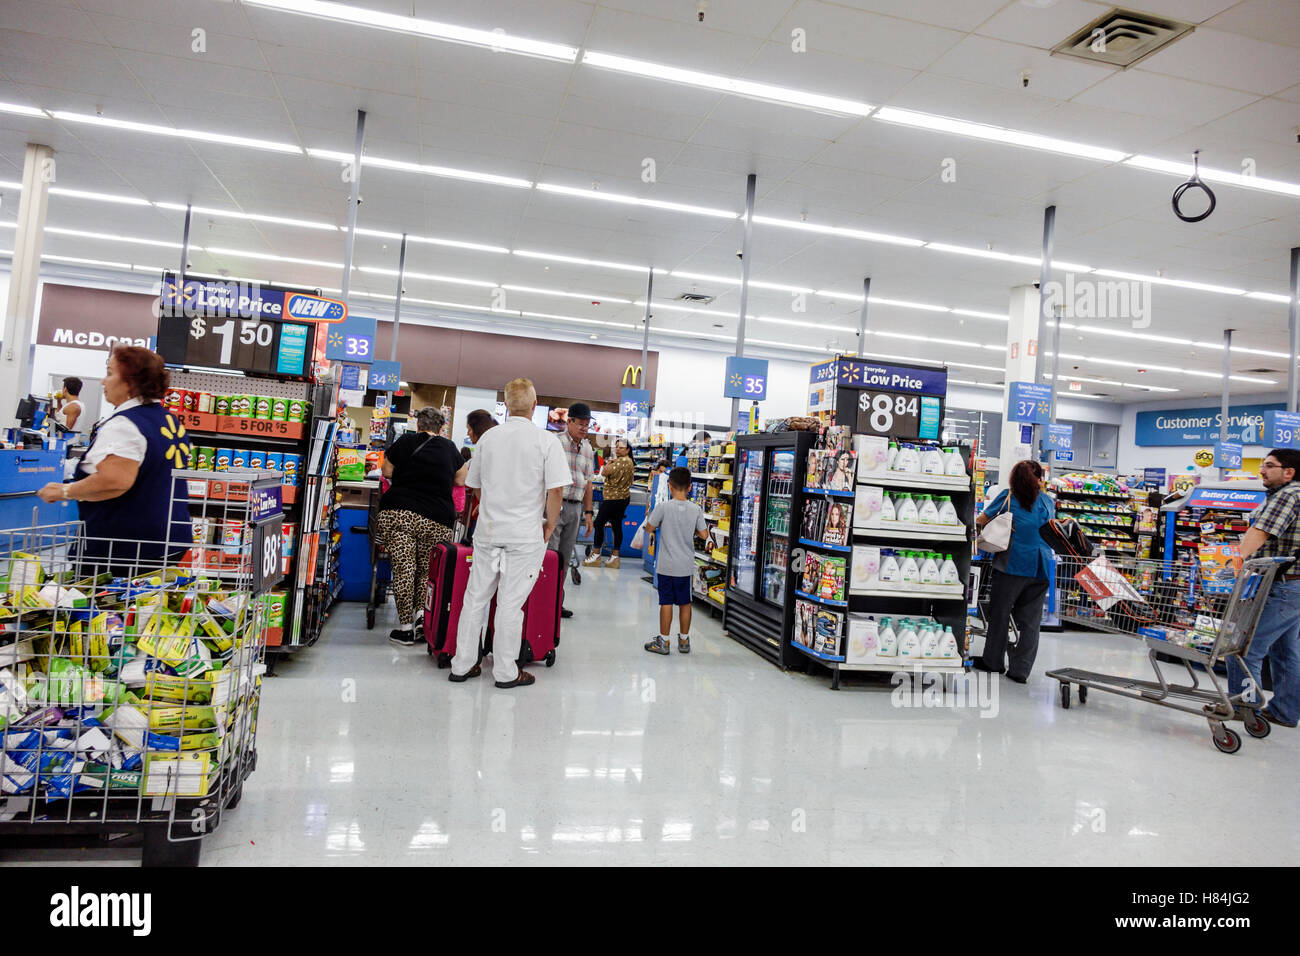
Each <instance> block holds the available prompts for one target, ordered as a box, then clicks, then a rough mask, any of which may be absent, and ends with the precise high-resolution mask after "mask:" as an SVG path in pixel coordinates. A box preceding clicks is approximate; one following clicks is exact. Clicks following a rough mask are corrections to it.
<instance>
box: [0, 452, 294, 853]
mask: <svg viewBox="0 0 1300 956" xmlns="http://www.w3.org/2000/svg"><path fill="white" fill-rule="evenodd" d="M178 474H184V475H194V474H196V473H194V472H185V473H181V472H178ZM197 474H206V475H207V476H208V480H207V481H206V482H204V481H200V480H198V479H195V480H194V481H187V482H184V483H179V484H180V485H181V487H182V488H184V487H185V486H186V485H188V486H189V487H190V489H191V491H190V493H191V495H192V496H193V495H194V488H195V486H196V484H197V485H200V486H204V485H205V484H219V485H220V486H221V488H222V500H214V499H210V498H209V497H208V496H207V488H206V487H201V488H200V491H199V495H198V497H199V498H200V499H201V505H202V507H201V509H199V510H200V511H201V515H200V516H199V517H196V518H195V519H194V522H195V537H194V547H193V548H192V549H189V550H184V553H183V554H181V553H179V552H180V550H181V549H177V552H174V553H173V555H172V556H171V557H166V558H161V559H159V558H151V557H145V556H144V555H148V554H149V553H150V552H149V551H148V550H147V548H145V547H142V542H138V541H126V540H119V539H112V540H108V539H88V538H86V537H85V534H84V530H85V529H84V526H83V524H82V523H81V522H67V523H63V524H57V525H45V526H38V527H31V528H26V529H22V530H16V531H5V532H0V626H2V628H3V629H2V630H0V727H3V731H4V735H3V750H0V839H3V838H4V837H6V836H9V837H14V836H21V837H26V838H29V839H30V838H33V837H39V836H48V835H54V836H60V837H62V836H64V835H69V834H83V835H84V834H92V835H97V836H99V837H100V838H106V837H108V836H110V835H113V834H121V833H124V832H136V833H140V834H141V835H142V836H143V848H144V850H143V858H144V863H145V865H146V866H150V865H195V864H197V862H198V858H199V853H200V850H201V842H200V841H201V839H202V837H203V836H205V835H206V834H208V833H211V832H212V831H213V830H215V829H216V828H217V826H219V825H220V822H221V819H222V816H223V814H224V813H225V811H227V810H231V809H234V808H235V807H236V806H238V804H239V802H240V798H241V797H242V795H243V785H244V781H245V779H246V778H247V777H248V775H249V774H250V773H251V772H252V771H253V769H254V768H255V767H256V764H257V749H256V729H257V711H258V704H259V700H260V694H261V677H262V674H263V673H264V672H265V666H264V663H263V660H264V656H265V627H266V625H267V621H268V619H269V617H270V616H271V613H272V612H271V610H270V602H269V600H267V599H265V598H263V597H262V596H260V595H255V594H254V593H253V582H254V580H255V579H257V578H259V577H261V575H260V574H259V573H258V569H255V568H254V567H253V565H252V562H251V560H250V556H251V551H252V548H251V541H252V540H253V538H254V534H253V533H252V530H251V527H252V526H250V524H249V523H248V522H247V521H246V520H245V519H246V518H248V517H249V508H250V504H249V502H248V501H247V497H248V495H247V490H246V489H247V487H248V486H247V485H245V486H244V488H245V493H244V500H243V501H239V500H234V499H231V500H225V499H226V494H227V489H229V488H230V484H231V483H229V482H226V481H221V482H214V481H211V474H212V473H210V472H208V473H197ZM237 497H238V495H236V498H237ZM234 515H239V516H240V517H238V518H236V517H234ZM218 516H219V517H218ZM212 521H219V522H220V525H221V531H220V534H221V535H222V537H223V538H224V540H221V541H214V540H212V538H211V537H210V536H209V535H210V534H217V533H218V532H214V531H212V528H211V525H210V522H212ZM273 527H274V534H275V535H276V536H277V537H278V536H279V535H280V529H279V526H278V521H277V522H274V525H273ZM270 533H271V532H267V534H270ZM278 543H279V542H278V541H275V542H274V544H275V545H278ZM109 549H111V550H109ZM96 553H98V554H105V553H107V554H110V555H111V559H109V560H111V564H109V563H106V562H105V560H104V559H94V558H91V557H89V555H91V554H96ZM274 553H275V555H276V556H278V554H279V550H278V547H277V548H275V551H274ZM271 564H272V565H274V561H272V562H271ZM268 577H270V578H273V579H274V580H278V579H279V575H278V574H271V575H269V576H268Z"/></svg>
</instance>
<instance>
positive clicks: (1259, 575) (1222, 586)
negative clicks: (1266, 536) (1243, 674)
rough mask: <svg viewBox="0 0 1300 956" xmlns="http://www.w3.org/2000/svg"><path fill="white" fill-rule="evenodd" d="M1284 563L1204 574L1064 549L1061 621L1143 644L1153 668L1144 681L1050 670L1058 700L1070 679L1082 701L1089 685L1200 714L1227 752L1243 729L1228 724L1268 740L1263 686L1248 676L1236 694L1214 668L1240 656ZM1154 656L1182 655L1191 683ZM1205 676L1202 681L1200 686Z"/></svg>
mask: <svg viewBox="0 0 1300 956" xmlns="http://www.w3.org/2000/svg"><path fill="white" fill-rule="evenodd" d="M1285 563H1287V559H1276V558H1258V559H1253V560H1250V561H1246V562H1245V563H1244V564H1243V565H1242V567H1241V569H1240V570H1237V571H1235V573H1234V572H1233V570H1232V568H1231V566H1229V567H1228V568H1227V569H1225V570H1222V571H1219V572H1216V573H1206V572H1204V571H1203V570H1202V568H1201V566H1200V565H1199V564H1185V565H1175V564H1171V563H1167V562H1164V561H1159V560H1146V559H1134V558H1126V559H1108V558H1107V557H1105V556H1104V555H1095V556H1089V557H1067V556H1061V557H1060V558H1059V564H1058V570H1057V573H1058V579H1057V587H1058V593H1059V595H1060V614H1061V620H1062V622H1063V623H1076V624H1086V625H1088V626H1090V627H1094V628H1099V629H1101V630H1106V631H1111V632H1113V633H1116V634H1127V635H1129V636H1131V637H1134V638H1136V639H1137V640H1140V641H1143V642H1144V643H1145V644H1146V645H1147V648H1148V651H1147V656H1148V657H1149V659H1150V661H1151V667H1152V669H1153V670H1154V671H1155V675H1156V679H1155V680H1154V681H1151V680H1139V679H1137V678H1134V677H1127V676H1120V675H1110V674H1099V673H1095V672H1093V671H1086V670H1081V669H1079V668H1074V667H1066V668H1060V669H1057V670H1053V671H1048V673H1047V676H1048V677H1051V678H1054V679H1055V680H1057V681H1059V682H1060V692H1061V706H1062V707H1064V708H1068V707H1069V706H1070V688H1071V685H1073V686H1074V687H1077V688H1078V697H1079V703H1081V704H1083V703H1086V702H1087V700H1088V690H1089V688H1096V689H1097V690H1101V691H1105V692H1107V693H1111V694H1119V695H1120V696H1123V697H1131V698H1133V699H1135V700H1142V701H1148V702H1150V703H1153V704H1159V705H1160V706H1162V707H1170V708H1172V709H1174V710H1181V711H1183V712H1185V713H1189V714H1196V715H1198V716H1201V717H1204V718H1205V719H1206V720H1207V721H1208V722H1209V725H1210V733H1211V735H1212V737H1213V740H1214V746H1216V747H1217V748H1219V750H1221V751H1223V752H1224V753H1229V754H1230V753H1236V752H1237V751H1238V750H1240V749H1241V737H1240V735H1239V734H1237V733H1236V731H1234V730H1232V729H1231V728H1230V727H1228V726H1226V723H1225V722H1226V721H1229V720H1240V721H1242V723H1243V725H1244V726H1245V728H1246V733H1248V734H1250V735H1251V736H1252V737H1260V738H1262V737H1267V736H1268V733H1269V729H1270V725H1269V723H1268V721H1267V720H1266V719H1264V717H1263V715H1261V714H1260V712H1259V711H1260V709H1261V708H1262V707H1263V698H1262V694H1261V692H1260V689H1259V688H1258V687H1256V686H1254V684H1253V682H1252V684H1251V686H1250V687H1246V688H1242V689H1241V692H1240V693H1236V694H1233V693H1230V690H1231V688H1229V687H1228V686H1227V681H1226V680H1222V681H1221V679H1220V678H1219V676H1218V675H1217V674H1216V673H1215V665H1216V664H1219V663H1223V662H1226V660H1227V659H1228V658H1229V657H1237V658H1239V659H1240V658H1241V657H1242V656H1244V655H1245V653H1246V651H1247V650H1248V649H1249V647H1250V642H1251V639H1252V638H1253V637H1254V634H1255V625H1256V624H1257V622H1258V621H1259V615H1260V611H1261V610H1263V607H1264V602H1265V601H1267V600H1268V592H1269V588H1270V587H1271V586H1272V584H1273V578H1274V576H1275V575H1276V574H1277V571H1278V569H1279V568H1280V567H1281V566H1282V565H1283V564H1285ZM1220 609H1221V610H1220ZM1207 612H1209V613H1207ZM1158 654H1163V655H1166V656H1167V657H1173V658H1175V659H1177V660H1178V661H1181V662H1182V664H1183V666H1184V668H1185V669H1186V671H1187V676H1188V678H1189V680H1190V683H1188V684H1173V683H1170V682H1169V681H1168V679H1167V678H1166V677H1165V674H1164V673H1163V672H1162V671H1161V669H1160V663H1159V661H1158V660H1157V655H1158ZM1202 676H1203V677H1204V679H1205V681H1206V682H1207V683H1208V685H1209V686H1208V687H1202V686H1201V678H1202Z"/></svg>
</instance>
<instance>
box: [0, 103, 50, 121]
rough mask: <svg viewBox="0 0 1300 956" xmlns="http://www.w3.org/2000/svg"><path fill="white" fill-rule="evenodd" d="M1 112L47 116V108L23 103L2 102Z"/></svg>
mask: <svg viewBox="0 0 1300 956" xmlns="http://www.w3.org/2000/svg"><path fill="white" fill-rule="evenodd" d="M0 113H17V114H18V115H19V116H39V117H41V118H42V119H44V118H45V110H43V109H38V108H37V107H35V106H23V105H22V104H21V103H0Z"/></svg>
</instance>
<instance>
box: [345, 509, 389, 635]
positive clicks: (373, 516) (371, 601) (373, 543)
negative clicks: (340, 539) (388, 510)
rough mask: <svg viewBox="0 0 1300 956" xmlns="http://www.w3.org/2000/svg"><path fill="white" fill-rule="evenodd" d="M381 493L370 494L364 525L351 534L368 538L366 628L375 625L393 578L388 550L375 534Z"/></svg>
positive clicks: (386, 601) (368, 629) (371, 628)
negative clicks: (376, 614)
mask: <svg viewBox="0 0 1300 956" xmlns="http://www.w3.org/2000/svg"><path fill="white" fill-rule="evenodd" d="M382 500H383V495H382V494H372V495H371V496H370V503H369V505H368V506H367V508H368V511H367V515H366V525H365V527H364V528H363V527H360V526H356V527H354V528H353V529H352V533H353V534H364V535H366V536H367V537H368V538H369V539H370V597H369V598H368V599H367V600H366V630H367V631H370V630H373V629H374V627H375V612H376V611H377V610H378V609H379V608H381V607H383V606H384V605H385V604H386V603H388V585H389V584H390V583H391V582H392V580H393V567H392V564H391V562H390V561H389V560H388V551H387V550H385V548H384V546H383V545H382V544H380V543H379V539H378V537H377V536H376V534H375V531H376V529H377V528H378V526H379V503H380V501H382Z"/></svg>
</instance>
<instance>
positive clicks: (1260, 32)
mask: <svg viewBox="0 0 1300 956" xmlns="http://www.w3.org/2000/svg"><path fill="white" fill-rule="evenodd" d="M1207 26H1210V27H1213V28H1214V29H1215V30H1226V31H1227V32H1229V33H1239V34H1241V35H1242V36H1248V37H1254V38H1255V39H1256V40H1267V41H1268V42H1270V43H1288V44H1290V45H1291V46H1300V5H1297V4H1296V3H1294V2H1293V0H1240V2H1239V3H1236V4H1234V5H1233V6H1232V7H1231V8H1230V9H1227V10H1225V11H1224V12H1223V13H1220V14H1219V15H1218V16H1217V17H1215V18H1214V19H1213V20H1211V21H1210V22H1209V23H1208V24H1207Z"/></svg>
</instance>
